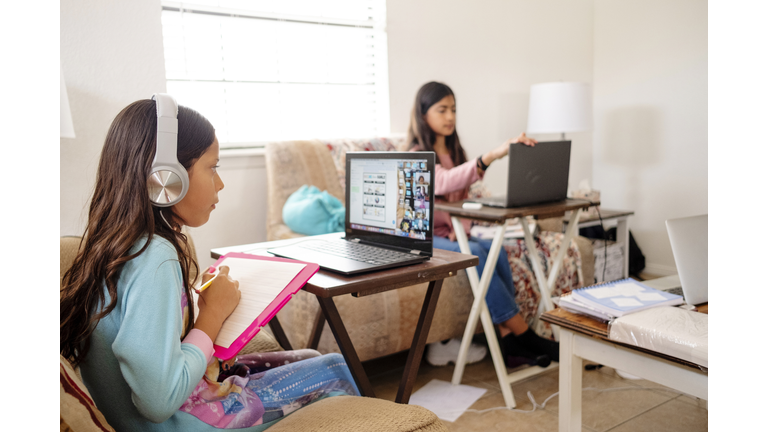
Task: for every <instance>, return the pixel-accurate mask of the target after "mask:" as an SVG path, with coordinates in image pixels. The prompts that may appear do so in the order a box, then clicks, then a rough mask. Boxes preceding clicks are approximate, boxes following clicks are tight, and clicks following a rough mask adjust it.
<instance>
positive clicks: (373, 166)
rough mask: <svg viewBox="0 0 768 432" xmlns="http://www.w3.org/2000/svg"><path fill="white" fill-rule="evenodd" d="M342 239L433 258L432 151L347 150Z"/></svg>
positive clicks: (433, 164) (433, 194)
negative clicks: (344, 233) (344, 232)
mask: <svg viewBox="0 0 768 432" xmlns="http://www.w3.org/2000/svg"><path fill="white" fill-rule="evenodd" d="M346 163H347V172H346V181H347V183H346V184H347V188H346V220H345V231H346V238H347V239H350V240H355V239H359V240H360V241H361V242H365V243H369V244H375V245H381V246H389V247H394V248H397V249H401V250H403V251H404V252H410V251H419V254H420V255H424V256H432V228H433V222H432V221H433V218H432V216H433V204H434V202H435V193H434V187H433V186H434V180H435V176H434V173H435V153H434V152H390V151H386V152H368V151H366V152H348V153H347V154H346Z"/></svg>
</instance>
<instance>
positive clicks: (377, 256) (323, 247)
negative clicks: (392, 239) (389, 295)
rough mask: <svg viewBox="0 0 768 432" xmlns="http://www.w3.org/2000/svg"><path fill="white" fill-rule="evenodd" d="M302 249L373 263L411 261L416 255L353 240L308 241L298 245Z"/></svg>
mask: <svg viewBox="0 0 768 432" xmlns="http://www.w3.org/2000/svg"><path fill="white" fill-rule="evenodd" d="M297 246H299V247H301V248H302V249H309V250H312V251H317V252H322V253H324V254H328V255H335V256H338V257H343V258H347V259H351V260H353V261H359V262H364V263H368V264H373V265H383V264H392V263H396V262H402V261H410V260H412V259H414V258H415V257H416V256H415V255H413V254H407V253H403V252H396V251H392V250H389V249H384V248H380V247H375V246H368V245H364V244H360V243H354V242H351V241H345V240H339V241H323V242H307V243H302V244H300V245H297Z"/></svg>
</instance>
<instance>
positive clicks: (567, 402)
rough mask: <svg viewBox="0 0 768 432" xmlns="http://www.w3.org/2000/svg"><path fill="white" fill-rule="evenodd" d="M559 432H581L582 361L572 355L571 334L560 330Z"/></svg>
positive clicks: (572, 338) (572, 335)
mask: <svg viewBox="0 0 768 432" xmlns="http://www.w3.org/2000/svg"><path fill="white" fill-rule="evenodd" d="M560 330H561V331H560V384H559V386H560V389H559V390H560V394H559V397H560V405H559V411H560V412H559V414H558V416H559V418H558V423H559V427H560V432H579V431H581V370H582V360H581V357H578V356H577V355H576V354H575V353H574V347H573V344H574V334H573V332H571V331H569V330H566V329H560Z"/></svg>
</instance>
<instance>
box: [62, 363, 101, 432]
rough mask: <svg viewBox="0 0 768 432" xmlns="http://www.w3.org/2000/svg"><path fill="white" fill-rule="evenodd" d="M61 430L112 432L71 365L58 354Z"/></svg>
mask: <svg viewBox="0 0 768 432" xmlns="http://www.w3.org/2000/svg"><path fill="white" fill-rule="evenodd" d="M59 393H60V401H61V406H60V411H59V412H60V415H61V431H62V432H63V431H73V432H81V431H84V432H91V431H94V432H96V431H102V432H104V431H106V432H114V429H113V428H112V426H110V425H109V424H108V423H107V420H106V419H105V418H104V415H103V414H102V413H101V411H99V409H98V408H96V404H94V403H93V399H92V398H91V394H90V393H88V389H87V388H86V387H85V384H83V381H82V380H81V379H80V377H79V376H78V375H77V373H75V371H74V370H73V369H72V365H71V364H70V363H69V361H67V359H65V358H64V357H62V356H61V354H59Z"/></svg>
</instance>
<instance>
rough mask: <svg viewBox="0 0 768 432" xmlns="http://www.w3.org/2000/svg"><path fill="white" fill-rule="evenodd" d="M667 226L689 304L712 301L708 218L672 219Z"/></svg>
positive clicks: (678, 271)
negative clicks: (709, 285) (710, 299)
mask: <svg viewBox="0 0 768 432" xmlns="http://www.w3.org/2000/svg"><path fill="white" fill-rule="evenodd" d="M666 224H667V233H668V234H669V242H670V244H671V245H672V255H673V256H674V257H675V265H676V266H677V273H678V275H679V276H680V284H681V285H682V287H683V296H684V297H685V302H686V303H688V304H690V305H698V304H701V303H706V302H707V301H708V299H709V287H708V283H709V282H708V281H709V275H708V268H709V262H708V260H709V258H708V253H709V251H708V244H709V240H708V228H709V221H708V215H700V216H691V217H685V218H678V219H669V220H667V221H666Z"/></svg>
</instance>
